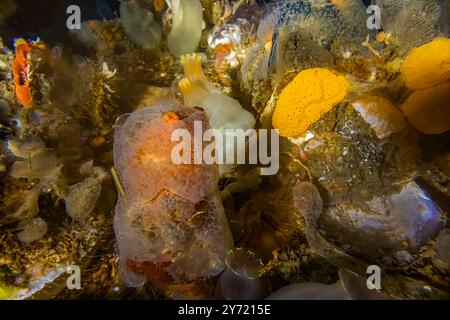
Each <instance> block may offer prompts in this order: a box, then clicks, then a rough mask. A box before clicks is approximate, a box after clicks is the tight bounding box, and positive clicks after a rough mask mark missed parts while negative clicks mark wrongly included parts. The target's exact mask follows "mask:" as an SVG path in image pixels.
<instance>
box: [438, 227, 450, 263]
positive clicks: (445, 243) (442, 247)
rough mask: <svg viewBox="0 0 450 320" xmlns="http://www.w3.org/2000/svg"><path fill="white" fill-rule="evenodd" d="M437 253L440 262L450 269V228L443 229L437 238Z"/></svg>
mask: <svg viewBox="0 0 450 320" xmlns="http://www.w3.org/2000/svg"><path fill="white" fill-rule="evenodd" d="M436 254H437V256H436V258H437V259H438V263H439V264H441V265H442V266H443V267H444V269H446V270H450V229H443V230H442V231H441V232H440V233H439V236H438V237H437V238H436Z"/></svg>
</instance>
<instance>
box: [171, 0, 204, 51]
mask: <svg viewBox="0 0 450 320" xmlns="http://www.w3.org/2000/svg"><path fill="white" fill-rule="evenodd" d="M169 3H170V4H171V7H172V12H173V20H172V30H171V31H170V33H169V34H168V35H167V46H168V47H169V50H170V52H171V53H172V54H173V55H174V56H176V57H181V56H182V55H183V54H187V53H191V52H195V51H196V50H197V46H198V43H199V42H200V37H201V35H202V25H203V9H202V4H201V3H200V1H199V0H183V1H181V0H171V1H169Z"/></svg>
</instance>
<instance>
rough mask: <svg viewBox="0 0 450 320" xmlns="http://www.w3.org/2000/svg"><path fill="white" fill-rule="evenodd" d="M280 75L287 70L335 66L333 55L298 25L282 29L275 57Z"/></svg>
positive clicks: (298, 70)
mask: <svg viewBox="0 0 450 320" xmlns="http://www.w3.org/2000/svg"><path fill="white" fill-rule="evenodd" d="M274 59H275V61H276V63H275V68H276V71H277V74H278V76H280V77H281V76H282V75H283V74H284V72H286V71H296V72H300V71H302V70H304V69H308V68H326V67H331V66H333V56H332V55H331V53H330V52H328V51H327V50H326V49H325V48H323V47H322V46H320V45H318V44H317V43H316V42H314V41H313V39H312V38H311V36H310V34H309V33H307V32H306V31H305V30H303V29H301V28H299V27H298V26H289V27H285V28H282V29H280V34H279V37H278V39H277V52H276V56H275V57H274Z"/></svg>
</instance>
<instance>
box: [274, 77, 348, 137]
mask: <svg viewBox="0 0 450 320" xmlns="http://www.w3.org/2000/svg"><path fill="white" fill-rule="evenodd" d="M349 89H350V83H349V81H348V80H347V79H346V78H345V77H344V76H343V75H340V74H338V73H336V72H334V71H332V70H329V69H325V68H313V69H306V70H304V71H302V72H300V73H299V74H298V75H297V76H296V77H295V78H294V80H292V81H291V82H290V83H289V84H288V85H287V86H286V87H285V88H284V89H283V90H282V92H281V94H280V97H279V99H278V102H277V105H276V107H275V112H274V114H273V117H272V125H273V127H274V128H275V129H278V130H279V133H280V135H281V136H283V137H293V136H299V135H301V134H303V133H304V132H305V131H306V130H307V129H308V127H309V126H310V125H311V124H313V123H314V122H316V121H317V120H319V119H320V118H321V117H322V116H323V115H324V114H325V113H327V112H328V111H330V110H331V109H332V108H333V107H334V106H336V105H337V104H338V103H339V102H341V101H342V100H343V99H344V98H345V97H346V96H347V93H348V91H349Z"/></svg>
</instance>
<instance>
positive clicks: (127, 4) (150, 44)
mask: <svg viewBox="0 0 450 320" xmlns="http://www.w3.org/2000/svg"><path fill="white" fill-rule="evenodd" d="M120 19H121V22H122V25H123V28H124V29H125V33H126V34H127V35H128V37H130V39H131V41H133V42H134V43H136V44H137V45H139V46H141V47H142V48H144V49H152V48H155V47H156V46H158V45H159V43H160V42H161V34H162V32H161V27H160V26H159V25H158V23H157V22H156V21H155V18H154V16H153V13H152V12H151V11H150V10H149V9H147V8H143V7H141V6H140V5H139V3H138V2H137V1H135V0H131V1H122V2H121V3H120Z"/></svg>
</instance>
